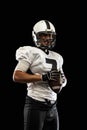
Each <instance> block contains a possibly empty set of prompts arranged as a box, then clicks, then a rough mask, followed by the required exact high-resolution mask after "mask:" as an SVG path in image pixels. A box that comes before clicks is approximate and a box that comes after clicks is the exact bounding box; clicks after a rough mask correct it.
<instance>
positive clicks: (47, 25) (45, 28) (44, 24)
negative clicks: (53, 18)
mask: <svg viewBox="0 0 87 130" xmlns="http://www.w3.org/2000/svg"><path fill="white" fill-rule="evenodd" d="M41 33H44V34H51V35H52V39H51V43H50V44H49V45H48V46H43V45H41V43H40V39H39V35H40V34H41ZM32 37H33V41H34V43H35V45H36V46H37V47H40V48H42V49H51V48H53V47H54V46H55V41H56V31H55V27H54V25H53V24H52V23H51V22H50V21H48V20H41V21H39V22H37V23H36V24H35V25H34V27H33V31H32Z"/></svg>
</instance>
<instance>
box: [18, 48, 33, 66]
mask: <svg viewBox="0 0 87 130" xmlns="http://www.w3.org/2000/svg"><path fill="white" fill-rule="evenodd" d="M16 60H17V61H21V60H22V61H25V62H28V63H29V64H31V62H32V61H33V57H32V53H31V48H29V47H27V46H24V47H19V48H18V49H17V50H16Z"/></svg>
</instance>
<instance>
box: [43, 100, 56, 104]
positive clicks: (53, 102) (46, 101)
mask: <svg viewBox="0 0 87 130" xmlns="http://www.w3.org/2000/svg"><path fill="white" fill-rule="evenodd" d="M56 102H57V101H54V100H48V99H45V102H44V103H46V104H55V103H56Z"/></svg>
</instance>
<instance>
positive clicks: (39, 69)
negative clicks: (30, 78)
mask: <svg viewBox="0 0 87 130" xmlns="http://www.w3.org/2000/svg"><path fill="white" fill-rule="evenodd" d="M16 60H17V61H18V65H17V66H16V68H15V70H21V71H24V72H27V71H28V70H30V71H31V72H32V73H34V74H45V73H46V72H47V71H50V70H51V69H52V68H55V69H57V70H62V65H63V58H62V56H61V55H60V54H58V53H56V52H53V51H49V54H46V53H45V52H44V51H42V50H41V49H39V48H37V47H31V46H23V47H20V48H18V49H17V50H16ZM65 85H66V83H65V84H64V85H63V86H62V87H64V86H65ZM27 90H28V92H27V95H28V96H30V97H32V98H34V99H37V100H39V101H45V99H48V100H54V101H55V100H56V99H57V94H56V93H55V92H54V91H53V90H52V89H51V88H50V87H49V85H48V83H47V82H46V81H38V82H33V83H27Z"/></svg>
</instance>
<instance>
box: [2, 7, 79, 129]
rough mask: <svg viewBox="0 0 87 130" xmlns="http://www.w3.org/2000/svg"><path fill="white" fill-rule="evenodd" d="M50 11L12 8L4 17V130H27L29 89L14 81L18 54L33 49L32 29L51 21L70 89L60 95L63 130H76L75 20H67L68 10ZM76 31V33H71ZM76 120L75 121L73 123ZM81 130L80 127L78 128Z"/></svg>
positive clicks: (60, 114)
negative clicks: (25, 110)
mask: <svg viewBox="0 0 87 130" xmlns="http://www.w3.org/2000/svg"><path fill="white" fill-rule="evenodd" d="M58 7H59V8H55V9H50V10H49V9H48V8H47V7H46V8H45V10H44V11H43V12H41V11H42V10H41V8H39V11H38V12H37V11H36V8H35V9H34V10H33V9H32V10H30V8H29V7H26V6H23V5H22V6H20V5H16V6H13V5H12V6H10V7H9V8H5V7H4V9H5V10H4V9H3V11H4V12H3V13H4V15H2V21H1V22H2V24H1V27H2V33H1V39H2V42H1V44H2V47H1V51H2V52H0V54H1V65H0V66H1V67H0V71H1V76H0V77H1V95H2V96H1V115H2V116H1V121H2V122H1V126H2V128H3V130H4V127H6V129H9V130H10V129H11V130H13V129H15V130H18V129H20V130H23V105H24V99H25V95H26V85H24V84H18V83H14V82H13V80H12V74H13V70H14V68H15V66H16V64H17V61H16V60H15V51H16V49H17V48H18V47H19V46H24V45H32V35H31V33H32V27H33V25H34V24H35V23H36V22H37V21H39V20H41V19H47V20H49V21H51V22H52V23H53V24H54V26H55V28H56V31H57V43H56V47H55V48H54V50H55V51H57V52H59V53H60V54H61V55H62V56H63V57H64V66H63V68H64V72H65V74H66V77H67V80H68V82H67V86H66V87H65V88H63V90H62V91H61V93H60V94H59V95H58V110H59V117H60V130H65V129H66V130H71V129H72V128H74V129H75V127H76V125H77V118H78V115H79V112H78V105H79V99H78V97H79V95H80V94H79V92H80V89H79V92H78V89H77V87H78V86H79V87H80V83H79V82H78V81H79V80H80V78H79V77H80V76H79V74H80V73H79V72H80V71H79V70H80V65H81V64H80V65H79V63H80V60H79V58H78V57H79V54H80V50H79V48H78V44H75V41H74V40H75V37H77V36H76V35H73V37H72V34H73V33H75V34H76V32H74V28H75V27H74V24H72V22H73V21H72V20H73V19H72V18H71V17H69V18H67V15H66V13H65V8H64V7H63V5H62V6H58ZM71 30H72V31H71ZM73 118H74V119H73ZM77 127H78V125H77Z"/></svg>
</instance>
